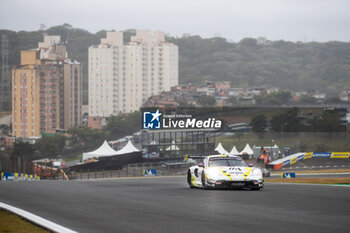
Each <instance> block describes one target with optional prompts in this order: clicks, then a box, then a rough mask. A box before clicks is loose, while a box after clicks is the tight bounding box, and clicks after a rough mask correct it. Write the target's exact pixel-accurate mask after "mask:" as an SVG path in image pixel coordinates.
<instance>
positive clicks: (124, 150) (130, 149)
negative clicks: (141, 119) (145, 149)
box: [116, 140, 140, 155]
mask: <svg viewBox="0 0 350 233" xmlns="http://www.w3.org/2000/svg"><path fill="white" fill-rule="evenodd" d="M133 152H140V150H139V149H137V148H136V147H135V146H134V144H132V142H131V141H130V140H129V141H128V143H127V144H126V145H125V146H124V147H123V148H122V149H120V150H118V151H116V155H123V154H129V153H133Z"/></svg>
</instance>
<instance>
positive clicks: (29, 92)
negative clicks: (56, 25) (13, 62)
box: [12, 36, 82, 137]
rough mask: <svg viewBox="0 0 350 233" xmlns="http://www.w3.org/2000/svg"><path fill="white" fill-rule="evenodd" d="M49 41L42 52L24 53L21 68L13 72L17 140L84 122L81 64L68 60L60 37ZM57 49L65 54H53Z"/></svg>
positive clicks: (14, 69) (13, 106)
mask: <svg viewBox="0 0 350 233" xmlns="http://www.w3.org/2000/svg"><path fill="white" fill-rule="evenodd" d="M50 37H51V36H49V38H50ZM49 38H47V37H45V41H46V42H48V43H46V44H44V43H45V41H44V43H39V49H35V50H26V51H21V65H20V66H17V67H15V68H13V70H12V122H13V124H12V133H13V135H14V136H16V137H37V136H40V133H46V132H55V130H56V129H62V128H66V129H67V128H71V127H75V126H77V125H80V123H81V103H82V95H81V93H82V90H81V89H82V82H81V80H82V79H81V64H80V63H79V62H76V61H74V62H72V61H71V60H69V59H67V53H66V51H65V47H64V46H62V45H61V44H60V39H59V38H58V40H57V37H55V36H53V38H55V39H56V40H49ZM57 48H59V51H61V52H59V53H57V54H55V53H54V52H52V51H57V50H56V49H57ZM62 51H63V52H62Z"/></svg>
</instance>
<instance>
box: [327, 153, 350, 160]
mask: <svg viewBox="0 0 350 233" xmlns="http://www.w3.org/2000/svg"><path fill="white" fill-rule="evenodd" d="M349 155H350V152H333V153H332V154H331V159H335V158H339V159H348V158H349Z"/></svg>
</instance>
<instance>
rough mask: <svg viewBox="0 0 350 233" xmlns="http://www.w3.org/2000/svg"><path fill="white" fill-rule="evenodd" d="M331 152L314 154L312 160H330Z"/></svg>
mask: <svg viewBox="0 0 350 233" xmlns="http://www.w3.org/2000/svg"><path fill="white" fill-rule="evenodd" d="M330 157H331V152H314V154H313V155H312V158H330Z"/></svg>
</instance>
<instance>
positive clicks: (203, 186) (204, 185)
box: [201, 171, 208, 189]
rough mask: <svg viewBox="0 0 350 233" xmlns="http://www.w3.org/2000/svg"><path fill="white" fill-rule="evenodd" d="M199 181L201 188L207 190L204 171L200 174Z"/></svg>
mask: <svg viewBox="0 0 350 233" xmlns="http://www.w3.org/2000/svg"><path fill="white" fill-rule="evenodd" d="M201 180H202V188H203V189H207V188H208V185H207V182H206V180H205V173H204V171H203V172H202V177H201Z"/></svg>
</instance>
